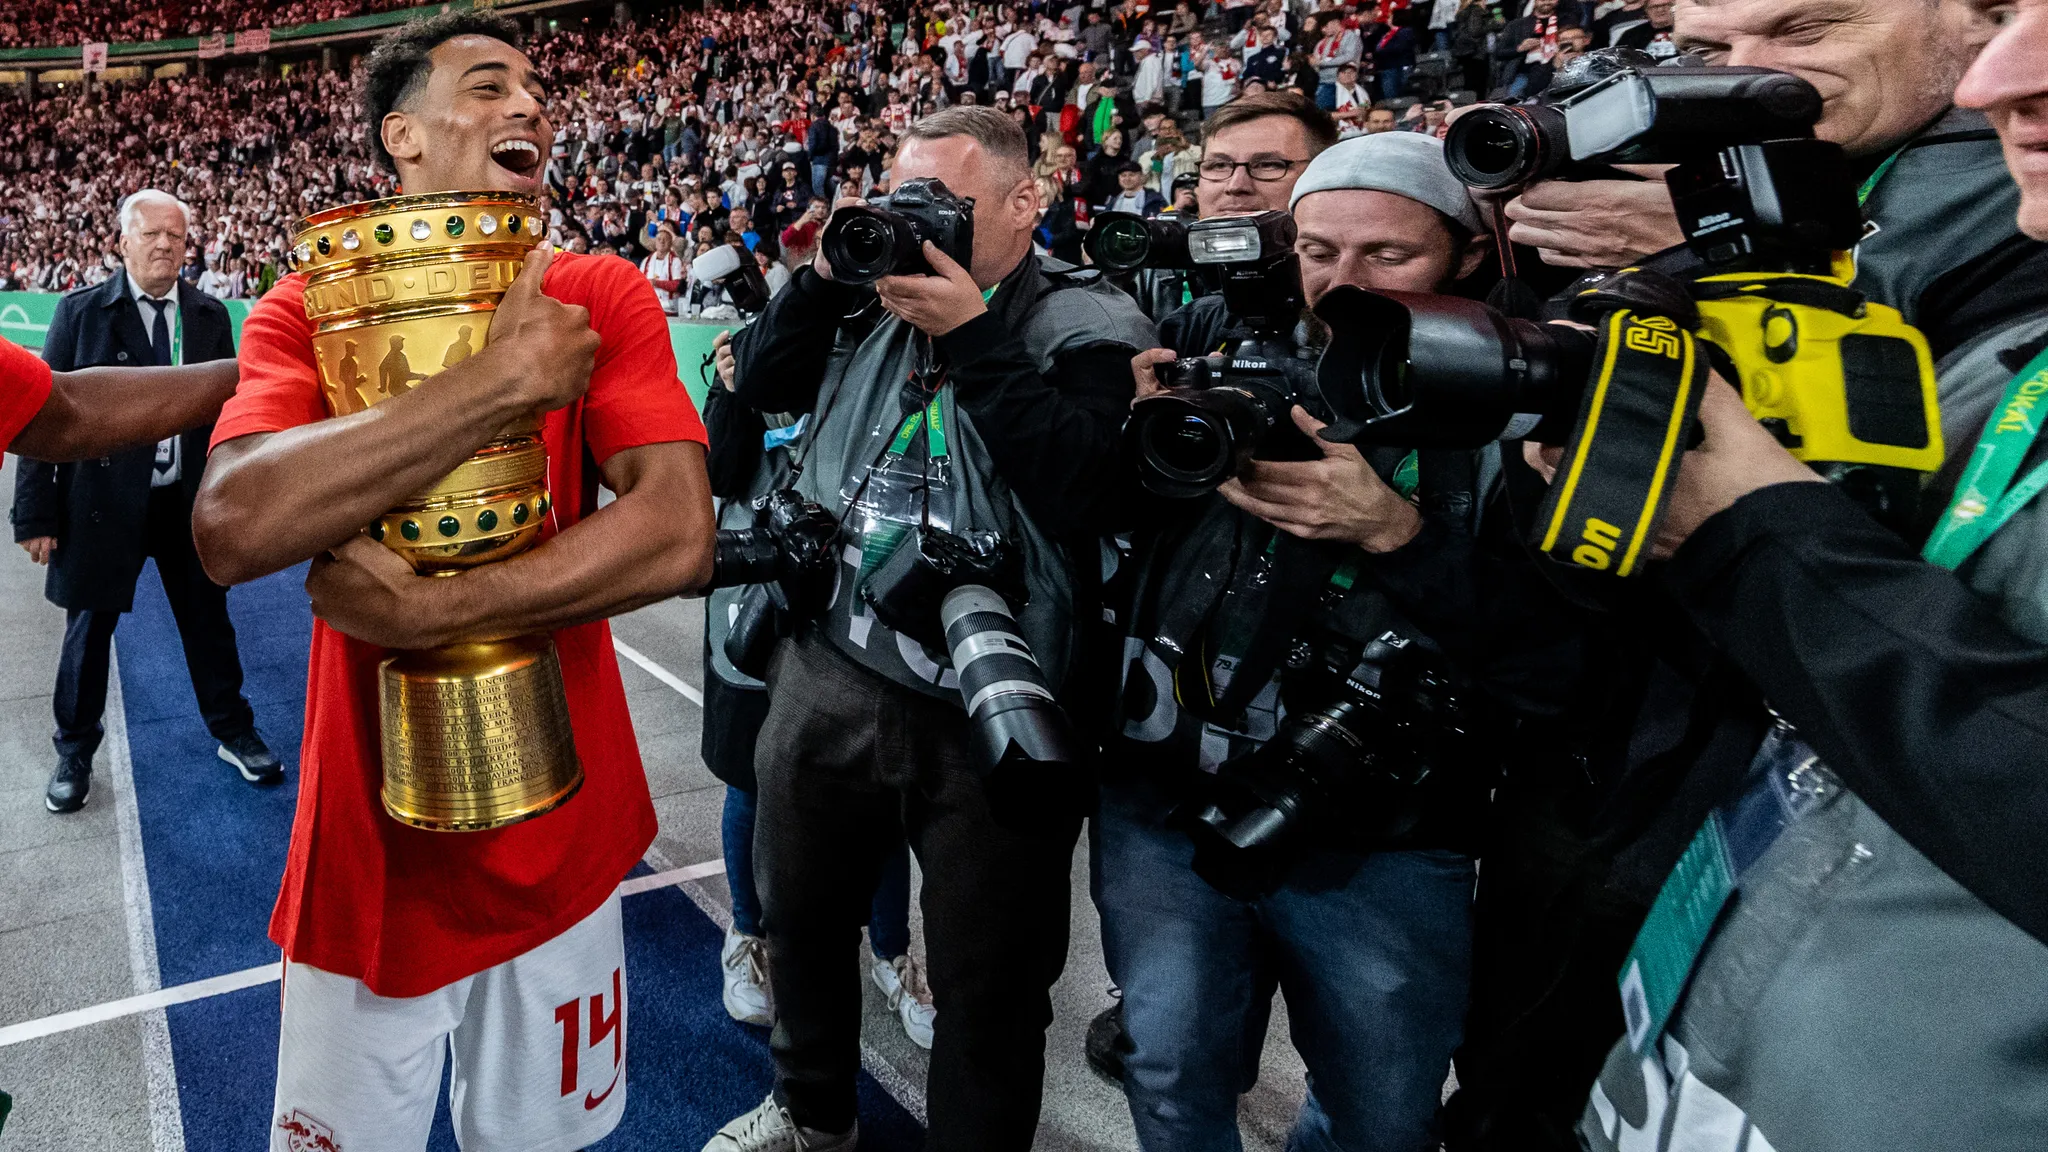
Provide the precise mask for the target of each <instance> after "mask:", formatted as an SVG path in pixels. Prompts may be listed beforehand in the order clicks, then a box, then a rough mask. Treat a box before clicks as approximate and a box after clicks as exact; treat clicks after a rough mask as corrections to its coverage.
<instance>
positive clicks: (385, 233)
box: [370, 224, 398, 244]
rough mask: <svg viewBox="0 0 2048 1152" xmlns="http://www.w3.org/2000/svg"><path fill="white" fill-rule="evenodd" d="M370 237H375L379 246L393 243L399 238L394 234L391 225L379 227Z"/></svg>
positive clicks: (380, 225)
mask: <svg viewBox="0 0 2048 1152" xmlns="http://www.w3.org/2000/svg"><path fill="white" fill-rule="evenodd" d="M370 235H372V236H375V237H376V238H377V243H379V244H389V243H391V241H393V240H394V239H396V238H397V237H398V233H396V232H393V231H392V230H391V225H389V224H379V225H377V227H376V228H375V229H373V230H372V231H371V232H370Z"/></svg>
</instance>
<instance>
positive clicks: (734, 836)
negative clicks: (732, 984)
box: [719, 788, 910, 960]
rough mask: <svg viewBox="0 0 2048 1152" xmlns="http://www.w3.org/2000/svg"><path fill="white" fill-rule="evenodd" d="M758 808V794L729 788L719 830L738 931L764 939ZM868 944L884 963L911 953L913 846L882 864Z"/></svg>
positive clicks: (898, 848) (900, 849)
mask: <svg viewBox="0 0 2048 1152" xmlns="http://www.w3.org/2000/svg"><path fill="white" fill-rule="evenodd" d="M755 804H756V797H755V795H754V793H752V792H745V791H742V790H740V789H738V788H727V789H726V790H725V816H724V819H723V820H722V821H721V822H720V827H719V831H720V838H721V839H722V840H723V841H724V842H725V883H726V887H728V888H729V889H731V891H732V930H733V931H735V932H738V933H739V934H740V935H742V936H759V935H760V934H761V894H760V892H759V891H758V890H757V889H755V887H754V810H755ZM868 943H869V944H870V945H871V946H872V947H873V948H874V950H875V955H876V956H879V957H881V958H882V959H884V960H893V959H895V958H896V957H898V956H901V955H904V954H905V953H907V952H909V951H910V846H909V845H908V844H899V845H897V846H896V851H895V852H893V853H891V854H890V856H889V859H888V860H887V861H885V862H883V864H882V883H881V885H880V886H879V887H877V888H876V889H875V902H874V905H873V906H872V907H871V908H870V909H869V910H868Z"/></svg>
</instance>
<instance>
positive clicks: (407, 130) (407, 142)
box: [377, 110, 422, 164]
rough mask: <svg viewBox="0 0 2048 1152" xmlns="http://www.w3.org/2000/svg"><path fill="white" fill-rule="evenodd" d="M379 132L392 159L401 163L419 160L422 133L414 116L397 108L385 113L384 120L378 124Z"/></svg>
mask: <svg viewBox="0 0 2048 1152" xmlns="http://www.w3.org/2000/svg"><path fill="white" fill-rule="evenodd" d="M377 134H378V136H379V137H380V138H381V139H382V140H383V141H384V150H385V151H386V152H389V153H391V159H392V160H393V161H395V162H397V163H400V164H415V163H418V162H419V158H420V152H421V151H422V148H421V144H420V133H419V129H418V127H417V126H416V125H415V124H414V123H413V122H412V117H410V116H408V115H406V114H405V113H403V112H399V111H396V110H393V111H390V112H386V113H385V114H384V122H383V123H381V124H379V125H378V126H377Z"/></svg>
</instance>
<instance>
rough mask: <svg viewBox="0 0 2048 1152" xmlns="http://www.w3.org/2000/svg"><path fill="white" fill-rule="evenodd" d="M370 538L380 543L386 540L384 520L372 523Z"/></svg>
mask: <svg viewBox="0 0 2048 1152" xmlns="http://www.w3.org/2000/svg"><path fill="white" fill-rule="evenodd" d="M370 539H372V540H375V541H376V542H377V543H379V544H382V543H383V542H384V522H383V521H382V520H375V521H372V522H371V523H370Z"/></svg>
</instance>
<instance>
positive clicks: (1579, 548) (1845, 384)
mask: <svg viewBox="0 0 2048 1152" xmlns="http://www.w3.org/2000/svg"><path fill="white" fill-rule="evenodd" d="M1596 55H1597V54H1596ZM1680 59H1681V60H1686V59H1688V58H1683V57H1681V58H1680ZM1820 110H1821V102H1820V97H1819V94H1818V93H1817V92H1815V91H1814V89H1813V88H1812V86H1811V85H1809V84H1807V83H1806V81H1804V80H1801V79H1799V78H1798V77H1795V76H1790V75H1786V74H1783V73H1776V72H1770V71H1768V70H1765V69H1756V68H1710V67H1705V66H1700V65H1697V64H1693V65H1692V66H1690V67H1683V66H1681V67H1671V66H1666V67H1661V68H1654V69H1640V68H1637V67H1634V66H1629V65H1627V64H1626V62H1625V61H1624V63H1623V65H1622V66H1618V67H1613V68H1612V70H1611V71H1609V72H1608V74H1607V75H1605V76H1604V77H1602V78H1601V79H1599V80H1597V81H1595V82H1594V83H1592V84H1590V85H1587V86H1584V87H1581V88H1578V89H1576V90H1575V91H1573V92H1571V93H1570V94H1569V95H1567V96H1565V97H1564V98H1563V99H1562V100H1560V101H1558V102H1557V103H1555V104H1549V105H1546V104H1538V105H1534V106H1518V107H1501V108H1488V109H1481V110H1479V111H1477V112H1473V113H1471V114H1469V115H1467V116H1466V117H1464V118H1462V119H1460V120H1459V121H1458V122H1457V123H1456V124H1455V125H1453V126H1452V128H1451V132H1450V135H1449V137H1448V138H1447V139H1446V141H1445V153H1446V158H1447V160H1448V162H1449V163H1450V165H1451V168H1452V170H1453V171H1454V172H1455V173H1457V174H1458V175H1459V177H1460V179H1462V180H1465V181H1466V182H1467V183H1468V184H1471V185H1472V186H1473V187H1475V188H1480V189H1483V190H1492V191H1498V190H1502V189H1509V188H1513V187H1516V186H1519V185H1520V184H1522V183H1524V182H1527V181H1529V180H1532V179H1540V178H1542V177H1544V176H1545V175H1551V176H1555V175H1557V174H1559V173H1565V172H1569V171H1571V170H1572V169H1571V168H1569V167H1567V165H1568V164H1569V165H1579V166H1584V165H1594V164H1604V163H1609V162H1628V161H1659V162H1669V161H1676V162H1677V167H1675V168H1673V169H1672V170H1671V171H1670V172H1669V173H1668V174H1667V175H1666V178H1665V180H1666V184H1667V185H1668V187H1669V189H1670V193H1671V198H1672V203H1673V205H1674V207H1675V208H1676V210H1677V215H1678V218H1679V223H1680V225H1681V226H1682V228H1683V230H1684V233H1685V236H1686V243H1685V244H1684V245H1682V246H1680V247H1678V248H1674V249H1671V250H1668V251H1666V252H1663V253H1659V254H1657V255H1656V256H1653V257H1651V258H1649V259H1647V260H1645V261H1643V262H1642V264H1641V266H1640V267H1637V268H1630V269H1624V270H1622V271H1621V272H1619V273H1616V274H1614V275H1613V276H1611V277H1607V278H1604V279H1602V280H1599V281H1596V282H1593V283H1591V284H1590V285H1588V286H1586V287H1585V288H1584V289H1583V290H1582V291H1580V292H1579V293H1578V294H1577V295H1576V296H1575V297H1573V299H1572V301H1571V310H1572V315H1573V317H1574V318H1575V319H1577V320H1580V321H1582V322H1584V323H1586V324H1588V325H1591V326H1592V328H1593V331H1591V332H1588V331H1584V330H1580V329H1574V328H1569V327H1565V326H1561V325H1547V324H1534V323H1530V322H1528V321H1524V320H1519V319H1513V318H1510V317H1507V316H1504V315H1502V314H1500V313H1499V312H1496V311H1494V310H1493V309H1490V308H1488V307H1486V306H1485V305H1482V304H1477V303H1473V302H1470V301H1465V300H1453V299H1448V298H1443V297H1433V296H1420V295H1412V294H1406V293H1398V292H1384V293H1371V292H1366V291H1364V290H1361V289H1356V288H1342V289H1337V290H1334V291H1332V292H1330V293H1328V294H1327V295H1325V296H1324V297H1323V299H1322V300H1321V301H1320V302H1319V303H1318V306H1317V309H1316V312H1317V315H1318V316H1319V317H1320V318H1321V319H1322V320H1323V321H1324V322H1325V323H1327V324H1328V325H1329V327H1330V330H1331V333H1332V339H1331V343H1330V346H1329V349H1328V351H1327V352H1326V354H1325V355H1324V357H1323V360H1322V362H1321V364H1320V366H1319V369H1318V380H1319V382H1320V384H1321V389H1322V393H1323V396H1324V398H1325V400H1326V401H1327V402H1328V404H1329V406H1330V408H1331V410H1332V412H1333V413H1334V414H1335V416H1336V419H1335V420H1333V421H1332V427H1331V428H1330V430H1329V431H1326V432H1325V433H1324V435H1325V436H1326V437H1327V438H1329V439H1333V440H1336V439H1343V440H1349V441H1352V442H1370V443H1389V444H1402V445H1408V446H1411V447H1476V446H1478V445H1480V444H1482V443H1484V442H1485V441H1487V440H1491V439H1502V440H1520V439H1535V440H1538V441H1540V442H1544V443H1552V444H1565V445H1567V446H1568V448H1567V452H1566V458H1567V460H1568V461H1570V464H1569V465H1568V469H1567V471H1566V472H1565V473H1563V474H1561V475H1560V482H1559V483H1558V484H1557V485H1555V486H1553V488H1552V490H1551V492H1550V495H1549V498H1548V500H1547V501H1546V504H1545V506H1544V510H1543V513H1542V515H1541V517H1540V519H1541V521H1542V522H1541V523H1539V525H1538V532H1539V541H1540V544H1541V547H1542V549H1543V551H1544V552H1545V553H1546V554H1548V555H1550V556H1551V557H1552V558H1553V559H1557V560H1560V561H1563V562H1566V563H1573V564H1577V565H1580V566H1582V567H1587V568H1593V569H1596V570H1600V571H1613V572H1615V573H1616V574H1617V575H1629V574H1631V573H1633V572H1635V571H1637V570H1638V562H1639V560H1640V559H1642V558H1644V556H1645V555H1646V547H1647V543H1648V541H1649V540H1652V539H1654V533H1655V528H1656V522H1657V520H1658V519H1659V518H1660V517H1661V515H1662V510H1663V501H1664V499H1665V498H1666V497H1668V495H1669V492H1670V487H1671V486H1670V484H1669V483H1668V480H1669V478H1670V475H1671V473H1672V470H1673V469H1675V468H1676V467H1677V463H1678V459H1679V457H1680V455H1681V454H1682V453H1683V452H1684V451H1685V450H1686V449H1687V448H1689V447H1691V446H1692V445H1693V444H1694V443H1695V442H1696V438H1697V430H1696V428H1695V423H1694V421H1695V416H1696V414H1697V411H1698V407H1699V396H1700V392H1701V389H1702V388H1704V386H1705V383H1706V372H1707V369H1708V367H1709V366H1712V367H1713V368H1715V369H1717V370H1718V371H1719V372H1720V373H1721V375H1722V376H1723V377H1724V378H1726V379H1728V380H1729V381H1730V382H1731V383H1734V384H1736V385H1737V386H1738V387H1739V388H1740V390H1741V392H1742V395H1743V401H1744V403H1745V404H1746V405H1747V406H1748V407H1749V410H1750V412H1751V413H1752V414H1753V415H1755V416H1756V417H1757V419H1758V420H1759V421H1760V422H1762V423H1763V424H1764V425H1765V427H1767V428H1769V429H1771V431H1772V432H1773V433H1774V434H1775V435H1776V436H1777V437H1778V439H1779V441H1780V442H1781V443H1782V444H1784V445H1785V447H1786V448H1787V450H1789V451H1790V452H1791V453H1792V454H1793V455H1794V456H1796V457H1798V458H1799V459H1801V460H1803V461H1806V462H1807V463H1809V464H1810V465H1812V466H1813V467H1814V468H1815V469H1816V470H1818V471H1820V472H1821V473H1822V474H1823V475H1824V476H1827V477H1828V478H1830V479H1833V480H1837V481H1838V482H1842V483H1844V484H1845V486H1846V487H1847V488H1848V489H1849V490H1850V491H1851V492H1852V494H1855V495H1858V496H1859V497H1860V498H1863V499H1865V501H1866V503H1868V504H1869V505H1870V506H1871V510H1872V511H1873V512H1874V513H1876V514H1877V515H1878V516H1879V517H1880V518H1881V519H1888V520H1890V521H1891V522H1893V523H1899V522H1901V521H1903V520H1904V519H1907V518H1910V516H1911V515H1912V505H1913V502H1914V496H1915V494H1916V493H1917V491H1918V487H1919V475H1920V474H1922V473H1926V472H1932V471H1934V470H1935V469H1937V468H1939V467H1940V465H1941V460H1942V443H1941V425H1940V419H1939V409H1938V406H1937V401H1936V395H1935V385H1934V368H1933V360H1932V357H1931V356H1930V355H1929V352H1928V348H1927V342H1926V340H1925V339H1924V338H1923V337H1922V336H1921V335H1920V334H1919V333H1918V332H1917V331H1915V330H1914V329H1913V328H1911V327H1910V326H1908V325H1907V324H1906V323H1905V322H1904V321H1903V319H1902V318H1901V317H1900V315H1899V313H1898V312H1897V311H1896V310H1894V309H1891V308H1888V307H1885V306H1883V305H1880V304H1874V303H1871V302H1869V301H1868V300H1867V299H1865V298H1864V296H1863V295H1862V294H1861V293H1860V292H1857V291H1856V290H1855V289H1853V288H1851V287H1850V286H1849V280H1850V277H1851V275H1852V274H1853V266H1852V265H1851V264H1850V263H1849V260H1848V256H1847V252H1848V250H1849V249H1850V248H1852V247H1853V246H1854V245H1855V244H1856V242H1857V241H1858V239H1859V237H1860V236H1861V234H1862V213H1861V208H1860V206H1859V204H1858V202H1857V198H1856V185H1855V181H1854V179H1853V178H1852V176H1851V174H1850V169H1849V164H1848V160H1847V157H1846V156H1845V154H1844V153H1843V152H1842V150H1841V148H1840V147H1839V146H1837V145H1834V144H1830V143H1827V142H1825V141H1821V140H1816V139H1814V138H1813V135H1812V131H1813V124H1814V123H1815V122H1816V121H1817V120H1818V119H1819V116H1820ZM1581 170H1583V168H1582V169H1581ZM1696 336H1697V337H1698V340H1697V341H1696V340H1695V337H1696Z"/></svg>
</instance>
